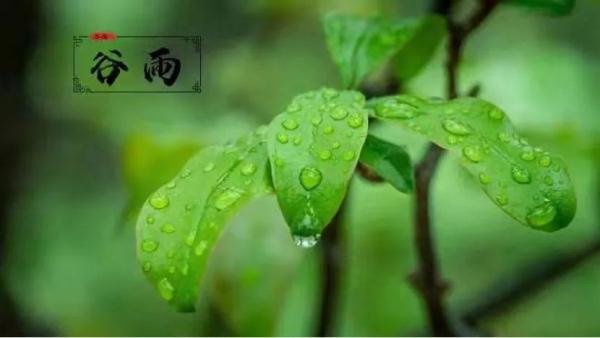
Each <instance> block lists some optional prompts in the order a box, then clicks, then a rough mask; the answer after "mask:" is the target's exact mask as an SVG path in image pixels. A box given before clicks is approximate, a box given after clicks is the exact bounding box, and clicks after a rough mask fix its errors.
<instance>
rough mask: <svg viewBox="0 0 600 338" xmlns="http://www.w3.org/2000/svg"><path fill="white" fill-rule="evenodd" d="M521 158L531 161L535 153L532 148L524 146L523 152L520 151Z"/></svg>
mask: <svg viewBox="0 0 600 338" xmlns="http://www.w3.org/2000/svg"><path fill="white" fill-rule="evenodd" d="M521 159H522V160H524V161H533V160H534V159H535V153H534V152H533V148H531V147H525V148H524V149H523V152H521Z"/></svg>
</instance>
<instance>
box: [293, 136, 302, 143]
mask: <svg viewBox="0 0 600 338" xmlns="http://www.w3.org/2000/svg"><path fill="white" fill-rule="evenodd" d="M293 143H294V145H299V144H300V143H302V138H301V137H300V136H296V137H294V140H293Z"/></svg>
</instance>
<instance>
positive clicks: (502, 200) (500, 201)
mask: <svg viewBox="0 0 600 338" xmlns="http://www.w3.org/2000/svg"><path fill="white" fill-rule="evenodd" d="M496 202H497V203H498V204H499V205H501V206H505V205H507V204H508V197H506V195H505V194H500V195H498V196H496Z"/></svg>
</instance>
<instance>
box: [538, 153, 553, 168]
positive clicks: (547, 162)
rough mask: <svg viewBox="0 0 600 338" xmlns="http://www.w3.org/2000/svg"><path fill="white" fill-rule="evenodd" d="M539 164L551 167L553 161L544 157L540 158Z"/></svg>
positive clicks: (548, 157) (546, 156)
mask: <svg viewBox="0 0 600 338" xmlns="http://www.w3.org/2000/svg"><path fill="white" fill-rule="evenodd" d="M538 163H539V165H541V166H542V167H549V166H550V164H552V159H550V156H548V155H544V156H542V157H540V160H539V161H538Z"/></svg>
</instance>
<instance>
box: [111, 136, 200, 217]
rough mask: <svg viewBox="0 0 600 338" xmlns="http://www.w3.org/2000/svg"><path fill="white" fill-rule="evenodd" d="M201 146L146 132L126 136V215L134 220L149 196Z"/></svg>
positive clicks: (124, 162) (124, 159) (124, 178)
mask: <svg viewBox="0 0 600 338" xmlns="http://www.w3.org/2000/svg"><path fill="white" fill-rule="evenodd" d="M199 148H200V146H199V145H198V144H197V142H192V141H187V142H171V143H166V142H160V141H158V140H156V139H154V138H152V137H150V135H143V134H138V135H134V136H132V137H130V138H129V139H128V140H126V142H125V144H124V145H123V156H122V163H123V180H124V183H125V187H126V189H127V192H128V195H129V199H128V201H127V205H126V207H125V209H124V210H123V219H124V220H127V221H129V220H131V222H132V223H133V222H134V220H135V216H137V213H138V212H139V210H140V208H141V207H142V204H143V203H144V201H145V200H146V197H147V196H148V195H149V194H150V193H151V192H152V191H154V190H155V189H156V188H157V187H159V186H161V185H162V184H164V183H166V182H167V181H168V180H169V179H170V178H171V177H173V175H175V174H177V172H178V171H179V169H181V166H183V165H184V164H185V162H186V161H187V160H188V159H189V158H190V156H192V155H193V154H194V153H196V152H197V151H198V149H199Z"/></svg>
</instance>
